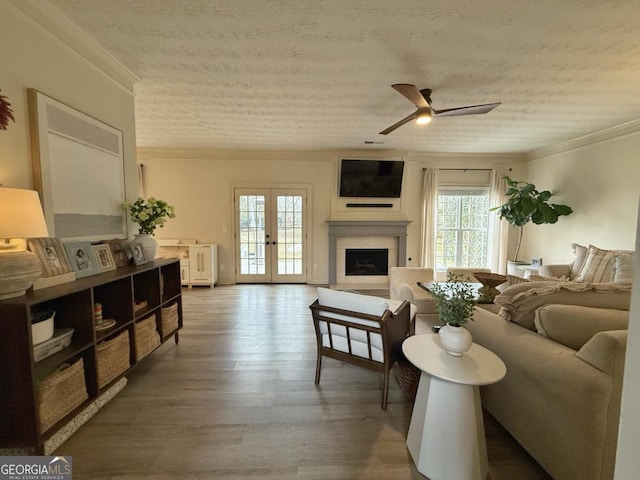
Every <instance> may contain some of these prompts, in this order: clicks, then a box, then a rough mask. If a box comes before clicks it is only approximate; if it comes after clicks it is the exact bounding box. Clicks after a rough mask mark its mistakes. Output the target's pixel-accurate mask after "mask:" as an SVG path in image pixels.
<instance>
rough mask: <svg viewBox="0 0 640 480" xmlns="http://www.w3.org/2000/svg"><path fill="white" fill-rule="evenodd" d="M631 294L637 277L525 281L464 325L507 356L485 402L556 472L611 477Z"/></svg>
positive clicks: (573, 479)
mask: <svg viewBox="0 0 640 480" xmlns="http://www.w3.org/2000/svg"><path fill="white" fill-rule="evenodd" d="M630 295H631V284H630V283H620V284H616V283H599V284H594V283H580V282H571V281H562V282H530V283H522V284H517V285H513V286H510V287H508V288H506V289H505V290H504V291H503V292H502V294H500V295H499V296H498V297H497V298H496V304H494V305H490V306H488V307H486V308H480V307H478V308H476V312H475V314H474V320H473V321H471V322H468V323H467V325H466V327H467V328H468V330H469V331H470V332H471V334H472V336H473V339H474V342H476V343H479V344H480V345H483V346H485V347H487V348H489V349H490V350H492V351H493V352H495V353H496V354H497V355H498V356H499V357H500V358H502V360H503V361H504V362H505V364H506V366H507V375H506V377H505V378H504V379H503V380H502V381H501V382H498V383H496V384H494V385H490V386H486V387H483V388H482V389H481V395H482V404H483V407H485V408H486V409H487V410H488V411H489V412H490V413H491V414H492V415H493V416H494V417H495V418H496V419H497V420H498V421H499V422H500V423H501V424H502V425H503V426H504V427H505V428H506V429H507V430H508V431H509V432H510V433H511V435H513V437H514V438H515V439H516V440H517V441H518V442H519V443H520V444H521V445H522V446H523V447H524V448H525V449H526V450H527V451H528V452H529V453H530V454H531V455H532V456H533V457H534V458H535V459H536V460H537V461H538V463H540V465H541V466H542V467H543V468H544V469H545V470H546V471H547V472H548V473H549V474H550V475H551V476H552V477H553V478H554V479H556V480H604V479H611V478H613V469H614V462H615V452H616V441H617V433H618V418H619V412H620V396H621V385H622V378H623V369H624V357H625V351H626V338H627V331H626V328H627V324H628V319H629V312H628V310H629V303H630Z"/></svg>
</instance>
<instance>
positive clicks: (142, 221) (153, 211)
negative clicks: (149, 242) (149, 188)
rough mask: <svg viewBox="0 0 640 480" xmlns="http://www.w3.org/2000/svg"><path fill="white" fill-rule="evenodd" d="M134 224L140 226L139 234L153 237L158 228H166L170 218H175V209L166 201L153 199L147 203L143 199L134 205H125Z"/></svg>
mask: <svg viewBox="0 0 640 480" xmlns="http://www.w3.org/2000/svg"><path fill="white" fill-rule="evenodd" d="M123 206H124V208H125V210H127V211H128V212H129V218H131V221H132V222H135V223H137V224H138V233H147V234H150V235H153V232H154V231H155V230H156V228H162V227H164V224H165V222H166V221H167V219H168V218H175V216H176V214H175V209H174V208H173V207H172V206H171V205H169V204H168V203H167V202H165V201H164V200H157V199H155V198H153V197H149V199H148V200H147V201H146V202H145V201H144V199H143V198H142V197H138V199H137V200H136V201H135V202H133V203H127V202H125V203H124V205H123Z"/></svg>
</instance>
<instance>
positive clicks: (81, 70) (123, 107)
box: [0, 1, 136, 196]
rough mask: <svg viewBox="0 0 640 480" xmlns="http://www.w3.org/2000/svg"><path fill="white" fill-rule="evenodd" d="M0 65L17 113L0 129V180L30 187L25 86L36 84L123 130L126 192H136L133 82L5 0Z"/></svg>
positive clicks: (0, 81)
mask: <svg viewBox="0 0 640 480" xmlns="http://www.w3.org/2000/svg"><path fill="white" fill-rule="evenodd" d="M0 66H1V67H0V89H2V94H3V95H5V96H7V97H8V99H9V102H10V103H11V107H12V109H13V112H14V117H15V119H16V122H15V123H11V124H9V127H8V129H7V130H6V131H4V130H3V131H0V183H1V184H3V185H4V186H5V187H15V188H33V180H32V170H31V146H30V134H29V112H28V105H27V89H28V88H35V89H37V90H39V91H41V92H43V93H45V94H46V95H49V96H50V97H53V98H55V99H56V100H59V101H61V102H63V103H65V104H67V105H69V106H71V107H73V108H76V109H78V110H80V111H82V112H84V113H86V114H88V115H90V116H92V117H94V118H96V119H98V120H101V121H103V122H105V123H107V124H109V125H111V126H113V127H115V128H117V129H119V130H122V132H123V133H124V155H125V175H126V179H127V182H126V183H127V185H126V191H127V196H131V195H135V194H136V181H135V178H136V173H135V172H136V165H135V162H136V161H135V155H136V151H135V120H134V105H133V94H132V93H131V92H132V91H133V85H132V84H131V83H129V84H125V85H123V84H122V83H118V82H116V81H115V80H113V79H112V78H110V77H109V76H107V75H105V74H104V73H103V72H102V71H101V70H99V69H98V68H96V67H95V66H94V65H91V64H90V63H88V62H87V61H86V60H84V59H82V58H81V57H80V56H78V55H76V54H75V53H73V51H72V50H71V49H69V48H68V47H67V46H65V45H64V44H63V43H62V42H61V41H60V40H58V39H56V38H54V37H53V36H51V35H50V34H49V33H47V32H46V31H45V30H44V29H43V28H42V27H40V26H39V25H38V24H37V23H36V22H34V21H32V20H29V19H28V18H27V17H26V16H24V15H23V13H22V12H21V11H20V10H18V9H17V8H15V7H14V6H13V5H12V4H11V3H10V2H6V1H3V2H0ZM88 181H91V179H88ZM95 181H99V179H95Z"/></svg>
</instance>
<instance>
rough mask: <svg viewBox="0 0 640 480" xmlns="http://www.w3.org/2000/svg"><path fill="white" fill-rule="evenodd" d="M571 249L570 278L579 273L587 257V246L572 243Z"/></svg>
mask: <svg viewBox="0 0 640 480" xmlns="http://www.w3.org/2000/svg"><path fill="white" fill-rule="evenodd" d="M571 249H572V250H573V255H574V257H573V262H571V279H574V278H576V277H577V276H578V274H579V273H580V270H581V269H582V265H584V261H585V260H586V259H587V251H588V248H587V247H585V246H584V245H580V244H578V243H572V244H571Z"/></svg>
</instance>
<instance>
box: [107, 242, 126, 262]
mask: <svg viewBox="0 0 640 480" xmlns="http://www.w3.org/2000/svg"><path fill="white" fill-rule="evenodd" d="M106 244H107V245H109V250H111V256H112V257H113V261H114V263H115V264H116V268H120V267H125V266H127V265H129V258H128V257H127V254H126V247H125V245H124V242H123V241H121V240H108V241H107V242H106Z"/></svg>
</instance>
